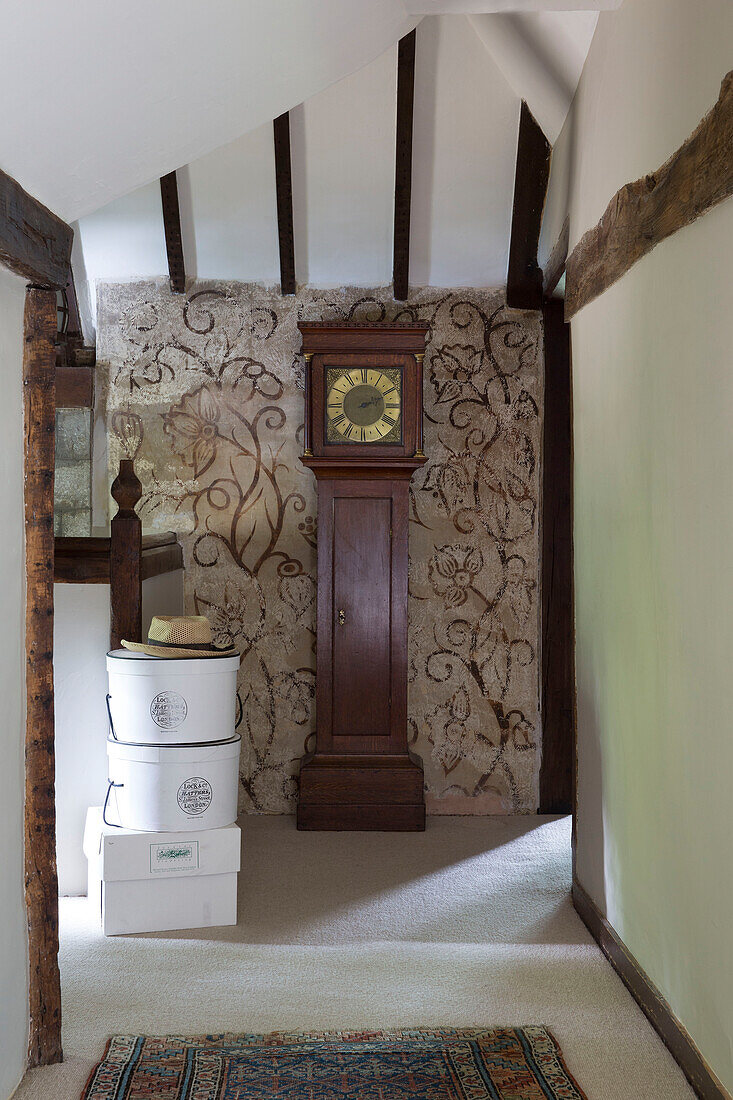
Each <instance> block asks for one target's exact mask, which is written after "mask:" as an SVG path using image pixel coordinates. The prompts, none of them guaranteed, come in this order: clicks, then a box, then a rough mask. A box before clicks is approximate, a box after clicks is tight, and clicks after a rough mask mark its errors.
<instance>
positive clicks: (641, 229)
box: [565, 70, 733, 321]
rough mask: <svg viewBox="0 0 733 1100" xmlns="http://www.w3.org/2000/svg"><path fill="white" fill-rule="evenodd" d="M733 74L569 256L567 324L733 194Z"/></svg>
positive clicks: (618, 196) (620, 194)
mask: <svg viewBox="0 0 733 1100" xmlns="http://www.w3.org/2000/svg"><path fill="white" fill-rule="evenodd" d="M732 149H733V70H731V72H729V73H728V74H727V76H726V77H725V78H724V79H723V83H722V85H721V88H720V96H719V97H718V101H717V103H716V104H715V106H714V107H713V108H712V110H711V111H709V112H708V114H706V115H705V117H704V118H703V119H702V121H701V122H700V124H699V125H698V127H697V129H696V130H695V131H694V133H692V134H691V135H690V137H689V138H688V139H687V141H685V142H683V144H682V145H681V146H680V147H679V149H678V150H677V151H676V152H675V153H673V154H672V156H671V157H670V158H669V160H667V161H665V163H664V164H663V165H662V166H661V168H659V169H658V170H657V171H656V172H653V173H651V174H650V175H648V176H644V177H643V178H642V179H638V180H635V181H634V182H633V183H627V184H626V185H625V186H624V187H622V188H621V189H620V190H619V191H617V192H616V194H615V195H614V197H613V198H612V199H611V201H610V203H609V204H608V206H607V207H606V210H605V212H604V214H603V217H602V218H601V220H600V221H599V222H598V224H597V225H595V226H593V228H592V229H589V230H588V232H587V233H585V234H584V235H583V237H582V238H581V240H580V241H579V242H578V244H577V245H576V246H575V248H574V249H573V251H572V252H571V253H570V255H569V256H568V261H567V265H566V275H565V318H566V320H568V321H569V320H570V318H571V317H573V316H574V315H575V314H576V313H577V312H578V310H579V309H582V307H583V306H584V305H587V303H588V302H592V301H593V299H594V298H597V297H598V295H599V294H602V293H603V292H604V291H605V290H607V289H608V287H610V286H611V285H612V284H613V283H615V282H616V280H617V279H620V278H621V276H622V275H624V274H625V273H626V272H627V271H628V270H629V268H630V267H632V266H633V265H634V264H635V263H636V261H637V260H640V259H641V257H642V256H645V255H646V254H647V252H651V250H652V249H653V248H654V247H655V245H657V244H659V242H660V241H663V240H664V239H665V237H669V236H670V235H671V234H672V233H676V232H677V230H678V229H683V228H684V227H685V226H686V225H690V223H691V222H694V221H695V220H696V219H697V218H699V217H700V215H701V214H704V213H705V212H706V211H707V210H709V209H710V208H711V207H712V206H715V205H716V204H717V203H719V202H722V201H723V199H727V198H728V197H729V196H731V195H733V155H731V150H732Z"/></svg>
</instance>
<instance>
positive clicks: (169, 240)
mask: <svg viewBox="0 0 733 1100" xmlns="http://www.w3.org/2000/svg"><path fill="white" fill-rule="evenodd" d="M160 198H161V201H162V204H163V227H164V229H165V247H166V251H167V253H168V272H169V274H170V280H171V290H172V291H174V293H176V294H183V293H184V291H185V289H186V266H185V264H184V262H183V239H182V237H181V212H180V209H179V205H178V179H177V177H176V173H175V172H169V173H168V175H167V176H161V177H160Z"/></svg>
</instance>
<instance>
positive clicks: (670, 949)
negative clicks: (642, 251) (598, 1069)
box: [548, 0, 733, 1091]
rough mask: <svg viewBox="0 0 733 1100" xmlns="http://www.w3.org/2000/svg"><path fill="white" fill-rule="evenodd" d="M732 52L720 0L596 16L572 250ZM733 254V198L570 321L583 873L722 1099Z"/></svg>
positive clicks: (730, 748)
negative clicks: (703, 1063) (712, 1076)
mask: <svg viewBox="0 0 733 1100" xmlns="http://www.w3.org/2000/svg"><path fill="white" fill-rule="evenodd" d="M731 41H733V8H731V5H730V4H729V3H727V2H726V0H705V2H704V3H700V4H695V5H690V4H688V3H687V2H686V0H671V2H670V0H626V3H625V4H624V5H623V7H622V8H621V9H620V10H619V11H618V12H617V13H615V14H613V15H604V14H601V16H600V19H599V23H598V28H597V32H596V37H595V39H594V41H593V44H592V46H591V50H590V54H589V56H588V60H587V62H586V66H585V70H584V72H583V76H582V78H581V82H580V86H579V90H578V94H577V97H576V101H575V104H574V107H573V110H572V112H571V116H570V117H569V120H568V124H567V127H566V131H567V132H564V133H563V135H562V137H561V139H560V142H559V143H558V148H557V149H556V151H555V158H556V159H555V163H554V165H553V183H552V185H551V186H553V187H557V186H560V187H561V188H562V189H563V190H565V191H566V193H567V194H568V195H569V210H570V216H571V245H572V243H573V242H575V241H577V240H578V238H579V237H580V236H581V234H582V232H583V231H584V230H586V229H587V228H589V227H590V226H591V225H592V224H593V223H594V222H595V221H596V220H597V218H598V217H599V216H600V214H601V213H602V211H603V209H604V208H605V206H606V203H607V202H608V200H609V199H610V198H611V196H612V195H613V193H614V192H615V191H616V189H617V188H618V187H619V186H621V185H622V184H623V183H624V182H626V181H629V180H633V179H635V178H637V177H638V176H640V175H642V174H644V173H646V172H649V171H653V170H654V169H656V168H657V167H658V166H659V165H660V164H661V163H662V162H663V161H664V160H665V159H666V158H667V157H668V156H669V155H670V154H671V153H672V152H673V151H674V150H675V149H676V148H677V147H678V146H679V145H680V144H681V142H682V141H683V140H684V139H685V138H686V137H687V136H688V135H689V134H690V133H691V132H692V130H693V129H694V128H695V126H696V125H697V123H698V121H699V120H700V118H701V117H702V116H703V115H704V114H705V113H706V112H707V111H708V110H709V108H710V107H711V106H712V104H713V103H714V102H715V100H716V99H717V96H718V90H719V85H720V81H721V79H722V77H723V75H724V74H725V73H726V72H727V70H728V69H729V68H730V62H731V56H730V43H731ZM652 47H653V57H654V64H653V65H650V64H649V56H650V54H651V53H652ZM564 158H567V159H564ZM563 160H564V163H563ZM551 198H552V195H551ZM555 209H556V213H557V215H558V216H559V215H561V214H562V203H561V202H558V203H557V204H556V208H555ZM559 221H560V223H561V221H562V217H559ZM558 228H559V226H558ZM556 235H557V233H556V232H554V231H553V233H552V234H549V233H548V237H553V239H554V237H555V236H556ZM731 246H733V203H731V201H730V200H728V201H727V202H726V203H723V204H722V205H720V206H718V207H717V208H715V209H714V210H712V211H710V212H709V213H707V214H705V215H704V216H703V217H702V218H701V219H700V220H699V221H698V222H696V223H694V224H693V225H691V226H689V227H687V228H686V229H684V230H681V231H680V232H678V233H677V234H675V235H674V236H673V237H671V238H669V239H667V240H666V241H664V242H662V243H661V244H660V245H658V246H657V248H656V249H655V250H654V251H653V252H651V253H650V254H649V255H648V256H646V257H645V258H644V259H643V260H641V261H640V262H639V263H637V264H636V265H635V266H634V267H633V268H632V269H631V270H630V271H629V272H628V273H627V274H626V275H624V277H623V278H622V279H621V280H620V281H619V282H618V283H616V284H615V285H614V286H612V287H611V288H610V289H609V290H607V291H606V292H605V293H604V294H603V295H601V296H600V297H599V298H598V299H596V300H595V301H594V302H592V303H590V304H589V305H587V306H586V307H585V308H584V309H583V310H581V312H580V313H579V314H578V315H577V316H576V317H575V318H574V319H573V322H572V342H573V385H574V433H575V569H576V627H577V683H578V756H579V760H578V768H579V773H578V821H577V830H578V849H577V874H578V877H579V879H580V882H581V883H582V885H583V886H584V887H585V889H586V890H587V891H588V892H589V893H590V895H591V896H592V898H593V899H594V901H595V902H596V904H597V905H598V906H599V907H600V908H601V910H602V911H603V912H604V913H605V915H606V916H607V917H608V919H609V921H610V922H611V924H612V925H613V926H614V928H615V929H616V930H617V931H618V933H619V934H620V936H621V938H622V939H623V941H624V942H625V943H626V945H627V946H628V948H629V949H630V951H631V952H632V954H633V955H634V956H635V958H636V959H637V960H638V961H639V963H640V964H641V966H642V967H643V968H644V970H645V971H646V973H647V974H648V975H649V977H650V978H651V979H652V981H653V982H654V983H655V984H656V985H657V986H658V988H659V989H660V990H661V992H662V994H663V995H664V996H665V997H666V998H667V1000H668V1001H669V1003H670V1005H671V1007H672V1010H673V1012H674V1013H675V1014H676V1015H677V1017H678V1018H679V1020H680V1021H681V1022H682V1024H683V1025H684V1026H685V1027H686V1028H687V1030H688V1031H689V1033H690V1035H691V1036H692V1039H693V1040H694V1042H695V1043H696V1044H697V1045H698V1047H699V1048H700V1050H701V1052H702V1054H703V1056H704V1057H705V1058H706V1059H707V1060H708V1062H709V1064H710V1066H711V1067H712V1069H713V1071H714V1072H715V1073H716V1074H717V1075H718V1076H719V1077H720V1079H721V1080H722V1081H723V1083H724V1085H725V1086H726V1087H727V1088H728V1090H729V1091H730V1090H733V1048H732V1046H731V1033H732V1031H733V953H732V952H731V946H730V913H731V911H733V861H731V857H730V835H731V829H732V828H733V812H732V810H731V805H732V804H731V798H730V776H731V774H732V773H733V740H732V739H731V736H730V733H731V730H730V700H729V684H730V671H729V664H730V654H731V652H732V651H733V619H732V618H731V614H730V607H731V598H732V597H733V567H732V564H731V554H730V547H731V544H732V542H733V501H732V497H731V488H730V471H731V468H733V433H731V429H730V422H731V416H732V415H733V382H732V379H733V372H732V371H731V348H732V347H733V315H732V313H731V309H730V269H729V260H730V253H731Z"/></svg>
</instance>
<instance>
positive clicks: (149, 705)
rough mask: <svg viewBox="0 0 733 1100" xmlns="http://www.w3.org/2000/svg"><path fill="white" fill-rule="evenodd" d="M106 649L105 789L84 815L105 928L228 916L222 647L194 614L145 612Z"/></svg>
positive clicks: (233, 753) (226, 653)
mask: <svg viewBox="0 0 733 1100" xmlns="http://www.w3.org/2000/svg"><path fill="white" fill-rule="evenodd" d="M122 645H123V648H122V649H119V650H113V651H112V652H110V653H108V654H107V674H108V680H109V693H108V695H107V707H108V712H109V735H108V738H107V757H108V763H109V773H108V787H107V794H106V798H105V802H104V807H103V808H102V809H99V808H98V807H93V808H92V809H90V810H89V813H88V815H87V827H86V832H85V837H84V852H85V854H86V856H87V859H88V861H89V895H90V897H96V898H98V900H99V904H100V909H101V918H102V927H103V931H104V933H105V935H118V934H120V933H130V932H153V931H166V930H171V929H177V928H178V929H182V928H203V927H212V926H214V925H221V924H236V920H237V912H236V882H237V872H238V870H239V859H240V854H239V853H240V831H239V828H238V826H237V825H236V824H235V821H236V817H237V793H238V789H239V750H240V744H241V738H240V736H239V735H238V734H237V733H236V729H235V727H236V720H235V715H236V698H237V694H236V693H237V670H238V668H239V655H238V654H237V652H236V651H235V650H234V649H228V650H219V649H216V648H215V647H214V645H213V643H212V641H211V628H210V626H209V623H208V621H207V620H206V619H205V618H204V617H203V616H188V617H185V616H175V617H163V616H158V617H155V618H154V619H153V621H152V623H151V626H150V631H149V634H148V641H147V642H146V643H136V642H123V643H122Z"/></svg>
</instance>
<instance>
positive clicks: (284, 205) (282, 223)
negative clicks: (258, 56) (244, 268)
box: [272, 111, 295, 294]
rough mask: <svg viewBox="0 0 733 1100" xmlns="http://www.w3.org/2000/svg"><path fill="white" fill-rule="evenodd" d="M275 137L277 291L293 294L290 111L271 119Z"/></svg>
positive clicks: (293, 256) (293, 249)
mask: <svg viewBox="0 0 733 1100" xmlns="http://www.w3.org/2000/svg"><path fill="white" fill-rule="evenodd" d="M272 130H273V137H274V140H275V193H276V198H277V235H278V242H279V246H280V293H281V294H295V241H294V237H293V172H292V167H291V163H290V113H289V111H286V112H285V114H283V115H279V116H278V117H277V118H276V119H275V120H274V121H273V123H272Z"/></svg>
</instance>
